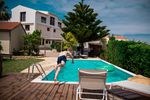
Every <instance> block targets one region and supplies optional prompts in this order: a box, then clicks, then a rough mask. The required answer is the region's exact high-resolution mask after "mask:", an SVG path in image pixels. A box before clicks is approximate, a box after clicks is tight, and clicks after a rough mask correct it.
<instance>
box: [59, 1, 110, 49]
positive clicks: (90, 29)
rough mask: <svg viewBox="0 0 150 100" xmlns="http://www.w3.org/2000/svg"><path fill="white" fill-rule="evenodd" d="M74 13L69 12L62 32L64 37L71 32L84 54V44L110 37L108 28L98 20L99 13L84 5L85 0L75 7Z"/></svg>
mask: <svg viewBox="0 0 150 100" xmlns="http://www.w3.org/2000/svg"><path fill="white" fill-rule="evenodd" d="M74 7H75V8H74V9H73V12H68V14H67V15H66V16H65V19H64V20H63V23H64V24H65V26H66V27H64V28H63V29H62V30H63V31H64V33H63V34H64V35H65V34H66V33H68V32H71V33H72V34H73V35H74V36H75V38H76V39H77V41H78V42H79V44H80V46H81V48H82V52H83V43H84V42H88V41H93V40H99V39H100V38H102V37H104V36H106V35H108V34H109V33H108V32H109V30H107V29H106V26H101V25H100V24H101V23H102V21H101V20H98V19H96V17H97V15H98V14H97V13H95V12H94V9H92V8H90V6H89V5H86V4H84V0H82V1H81V2H79V3H78V4H75V5H74Z"/></svg>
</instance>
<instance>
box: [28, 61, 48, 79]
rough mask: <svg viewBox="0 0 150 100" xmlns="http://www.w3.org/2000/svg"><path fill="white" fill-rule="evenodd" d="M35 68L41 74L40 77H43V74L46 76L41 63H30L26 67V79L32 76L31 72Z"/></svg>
mask: <svg viewBox="0 0 150 100" xmlns="http://www.w3.org/2000/svg"><path fill="white" fill-rule="evenodd" d="M35 68H36V69H37V71H38V72H39V74H40V75H41V76H42V78H44V76H46V73H45V71H44V69H43V67H42V65H41V64H39V63H35V64H32V65H31V66H29V67H28V74H27V79H28V80H30V79H31V78H33V73H34V70H35ZM40 69H41V70H40ZM46 78H47V77H46Z"/></svg>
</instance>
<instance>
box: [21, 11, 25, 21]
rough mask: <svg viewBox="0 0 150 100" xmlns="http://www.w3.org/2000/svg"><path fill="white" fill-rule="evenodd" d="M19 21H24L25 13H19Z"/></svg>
mask: <svg viewBox="0 0 150 100" xmlns="http://www.w3.org/2000/svg"><path fill="white" fill-rule="evenodd" d="M20 21H21V22H23V21H26V12H20Z"/></svg>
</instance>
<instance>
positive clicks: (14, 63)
mask: <svg viewBox="0 0 150 100" xmlns="http://www.w3.org/2000/svg"><path fill="white" fill-rule="evenodd" d="M40 61H43V60H42V59H36V58H28V59H5V60H3V73H12V72H20V71H22V70H24V69H25V68H27V67H29V66H30V65H31V64H33V63H36V62H40Z"/></svg>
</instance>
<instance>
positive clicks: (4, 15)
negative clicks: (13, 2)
mask: <svg viewBox="0 0 150 100" xmlns="http://www.w3.org/2000/svg"><path fill="white" fill-rule="evenodd" d="M9 19H10V14H9V13H8V7H7V6H5V2H4V1H3V0H2V1H0V21H7V20H9Z"/></svg>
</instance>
